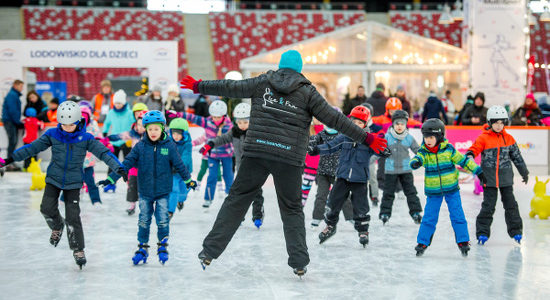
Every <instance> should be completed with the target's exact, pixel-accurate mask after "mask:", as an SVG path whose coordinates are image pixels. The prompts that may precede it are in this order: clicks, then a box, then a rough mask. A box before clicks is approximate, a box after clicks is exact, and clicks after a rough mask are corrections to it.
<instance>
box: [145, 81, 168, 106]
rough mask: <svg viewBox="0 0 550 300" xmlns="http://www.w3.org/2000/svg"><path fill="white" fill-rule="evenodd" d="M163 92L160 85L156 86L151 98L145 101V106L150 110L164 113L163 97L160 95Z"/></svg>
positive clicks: (150, 95)
mask: <svg viewBox="0 0 550 300" xmlns="http://www.w3.org/2000/svg"><path fill="white" fill-rule="evenodd" d="M161 91H162V89H161V88H160V86H158V85H156V86H154V87H153V89H152V90H151V94H149V97H147V100H145V105H147V108H149V110H158V111H161V112H164V106H163V103H162V96H161V94H160V93H161Z"/></svg>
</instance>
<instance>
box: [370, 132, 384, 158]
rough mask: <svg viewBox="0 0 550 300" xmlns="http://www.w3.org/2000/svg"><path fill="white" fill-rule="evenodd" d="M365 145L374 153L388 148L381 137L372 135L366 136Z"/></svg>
mask: <svg viewBox="0 0 550 300" xmlns="http://www.w3.org/2000/svg"><path fill="white" fill-rule="evenodd" d="M365 144H367V146H369V147H370V148H371V149H372V150H373V151H374V152H375V153H380V152H382V151H384V149H386V148H387V147H388V142H387V141H386V139H384V138H382V137H378V136H376V135H374V134H370V133H368V134H367V138H366V139H365Z"/></svg>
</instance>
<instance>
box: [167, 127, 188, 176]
mask: <svg viewBox="0 0 550 300" xmlns="http://www.w3.org/2000/svg"><path fill="white" fill-rule="evenodd" d="M172 141H173V142H174V143H175V144H176V148H177V149H178V153H179V154H180V156H181V160H182V161H183V164H184V165H185V167H186V168H187V171H188V172H189V173H192V172H193V158H192V153H193V140H192V139H191V135H190V134H189V132H187V131H185V132H183V138H182V139H181V140H180V141H179V142H176V141H174V139H173V138H172ZM173 171H174V173H175V172H176V170H173Z"/></svg>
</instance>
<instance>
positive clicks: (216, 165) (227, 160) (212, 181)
mask: <svg viewBox="0 0 550 300" xmlns="http://www.w3.org/2000/svg"><path fill="white" fill-rule="evenodd" d="M220 163H221V164H222V168H223V181H224V182H225V193H227V194H229V190H230V189H231V185H232V184H233V159H232V158H231V157H222V158H211V157H209V158H208V179H207V180H206V190H205V192H204V200H214V196H215V194H216V183H217V182H218V172H219V170H220Z"/></svg>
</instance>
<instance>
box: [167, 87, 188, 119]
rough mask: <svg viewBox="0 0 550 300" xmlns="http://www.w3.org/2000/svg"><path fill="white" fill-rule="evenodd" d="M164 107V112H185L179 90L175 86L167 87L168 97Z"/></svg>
mask: <svg viewBox="0 0 550 300" xmlns="http://www.w3.org/2000/svg"><path fill="white" fill-rule="evenodd" d="M165 107H166V110H173V111H176V112H182V111H185V102H184V101H183V99H182V98H181V96H180V89H179V88H178V86H177V85H175V84H171V85H170V86H168V97H166V105H165Z"/></svg>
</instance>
